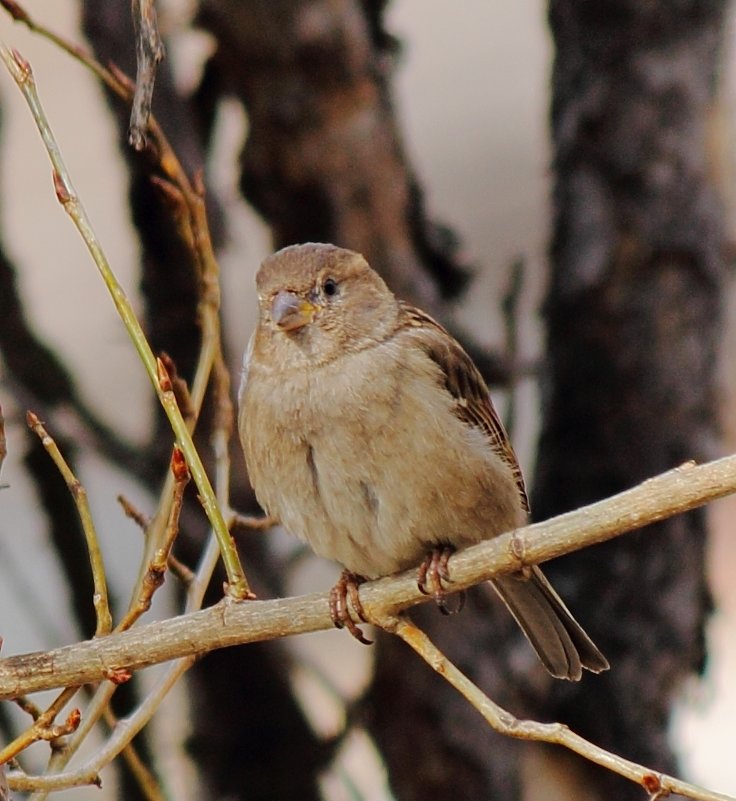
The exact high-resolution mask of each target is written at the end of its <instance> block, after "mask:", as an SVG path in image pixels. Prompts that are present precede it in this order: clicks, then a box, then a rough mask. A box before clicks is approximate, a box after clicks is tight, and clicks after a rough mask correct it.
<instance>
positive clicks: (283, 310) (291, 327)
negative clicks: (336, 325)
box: [271, 289, 317, 331]
mask: <svg viewBox="0 0 736 801" xmlns="http://www.w3.org/2000/svg"><path fill="white" fill-rule="evenodd" d="M316 311H317V307H316V306H315V305H314V304H313V303H310V302H309V301H308V300H306V299H305V298H300V297H299V295H296V294H295V293H294V292H287V291H286V290H285V289H282V290H281V291H280V292H279V293H278V294H277V295H276V297H275V298H274V299H273V301H272V303H271V319H272V320H273V321H274V323H276V325H277V326H278V327H279V328H280V329H281V330H282V331H296V330H297V329H299V328H303V327H304V326H305V325H308V324H309V323H311V322H312V320H313V319H314V313H315V312H316Z"/></svg>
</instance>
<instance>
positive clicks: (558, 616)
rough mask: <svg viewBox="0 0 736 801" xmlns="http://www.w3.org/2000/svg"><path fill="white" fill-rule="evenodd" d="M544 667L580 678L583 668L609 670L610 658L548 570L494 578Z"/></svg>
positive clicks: (563, 676)
mask: <svg viewBox="0 0 736 801" xmlns="http://www.w3.org/2000/svg"><path fill="white" fill-rule="evenodd" d="M491 584H493V587H494V589H495V590H496V592H497V593H498V594H499V595H500V596H501V599H502V600H503V602H504V603H505V604H506V606H507V607H508V608H509V611H510V612H511V614H512V615H513V616H514V618H515V619H516V622H517V623H518V624H519V626H520V628H521V630H522V631H523V632H524V635H525V636H526V638H527V639H528V640H529V642H530V643H531V646H532V648H534V650H535V651H536V652H537V655H538V656H539V658H540V660H541V661H542V664H543V665H544V667H545V668H546V669H547V670H548V671H549V672H550V673H551V674H552V675H553V676H554V677H555V678H558V679H570V680H571V681H579V680H580V677H581V675H582V671H583V668H585V669H586V670H590V671H591V672H592V673H600V672H602V671H604V670H608V667H609V665H608V660H607V659H606V657H605V656H603V654H602V653H601V652H600V651H599V650H598V648H597V647H596V645H595V643H594V642H593V641H592V640H591V639H590V637H588V635H587V634H586V633H585V631H584V630H583V628H582V626H581V625H580V624H579V623H578V622H577V621H576V620H575V618H574V617H573V616H572V615H571V614H570V611H569V610H568V608H567V607H566V606H565V604H564V603H563V601H562V599H561V598H560V596H559V595H558V594H557V593H556V592H555V590H554V589H553V588H552V585H551V584H550V583H549V582H548V581H547V579H546V578H545V576H544V573H542V571H541V570H540V569H539V568H538V567H536V566H533V567H532V568H531V573H530V575H529V576H528V577H527V576H526V575H522V574H520V573H516V574H513V575H510V576H502V577H499V578H497V579H493V580H492V581H491Z"/></svg>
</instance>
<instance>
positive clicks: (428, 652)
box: [383, 617, 734, 801]
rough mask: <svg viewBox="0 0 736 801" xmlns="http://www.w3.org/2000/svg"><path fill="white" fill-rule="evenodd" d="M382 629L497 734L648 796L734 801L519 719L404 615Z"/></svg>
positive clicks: (566, 732)
mask: <svg viewBox="0 0 736 801" xmlns="http://www.w3.org/2000/svg"><path fill="white" fill-rule="evenodd" d="M383 628H385V629H386V630H387V631H389V632H391V633H393V634H396V635H397V636H398V637H401V639H402V640H403V641H404V642H405V643H406V644H407V645H409V646H410V647H411V648H412V649H413V650H414V651H416V653H418V654H419V656H421V657H422V659H423V660H424V661H425V662H426V663H427V664H428V665H429V666H430V667H431V668H432V669H433V670H435V671H437V673H439V674H440V675H441V676H442V677H443V678H444V679H445V680H446V681H448V682H449V683H450V684H451V685H452V686H453V687H454V688H455V689H456V690H457V691H458V692H459V693H460V694H461V695H462V696H463V697H464V698H465V699H466V700H467V701H468V702H469V703H470V704H472V705H473V706H474V707H475V708H476V709H477V710H478V712H480V714H481V715H483V717H484V719H485V720H486V722H487V723H488V724H489V725H490V726H491V727H492V728H493V729H495V730H496V731H497V732H499V734H503V735H505V736H507V737H516V738H517V739H519V740H533V741H535V742H541V743H553V744H555V745H561V746H563V747H564V748H569V749H570V750H571V751H574V752H575V753H576V754H579V755H580V756H582V757H585V759H587V760H589V761H590V762H594V763H595V764H596V765H600V766H601V767H604V768H607V769H608V770H610V771H613V772H614V773H617V774H618V775H619V776H623V777H624V778H625V779H629V780H630V781H632V782H635V783H636V784H639V785H641V786H642V787H643V788H644V790H646V792H647V793H649V797H650V799H657V798H664V797H665V796H668V795H671V794H672V793H677V794H678V795H682V796H685V797H686V798H692V799H696V801H734V798H733V796H730V795H724V794H723V793H716V792H713V791H711V790H706V789H705V788H703V787H698V786H696V785H694V784H689V783H688V782H684V781H681V780H680V779H676V778H675V777H674V776H668V775H667V774H664V773H658V772H656V771H653V770H651V769H650V768H646V767H644V766H643V765H639V764H638V763H636V762H632V761H631V760H628V759H624V758H623V757H620V756H618V755H617V754H612V753H611V752H610V751H606V750H605V749H604V748H601V747H600V746H597V745H595V744H594V743H591V742H589V741H588V740H586V739H585V738H584V737H581V736H580V735H579V734H575V732H574V731H571V730H570V729H569V728H568V727H567V726H565V725H564V724H563V723H538V722H537V721H535V720H519V719H518V718H516V717H514V716H513V715H512V714H511V713H510V712H507V711H506V710H505V709H503V708H502V707H500V706H499V705H498V704H496V703H494V702H493V701H492V700H491V699H490V698H489V697H488V696H487V695H486V694H485V693H484V692H483V691H482V690H481V689H480V688H479V687H478V686H476V685H475V684H473V682H472V681H470V679H469V678H468V677H467V676H466V675H465V674H464V673H462V672H461V671H460V670H459V669H458V668H457V667H456V666H455V665H454V664H453V663H452V662H451V661H450V660H449V659H448V658H447V657H446V656H445V655H444V654H443V653H442V651H440V650H439V649H438V648H437V647H436V646H435V645H434V643H432V641H431V640H430V639H429V637H427V635H426V634H425V633H424V632H423V631H421V630H420V629H418V628H417V627H416V626H415V625H414V624H413V623H411V622H410V621H409V620H407V619H406V618H405V617H398V618H393V619H390V618H388V619H387V620H386V621H384V624H383Z"/></svg>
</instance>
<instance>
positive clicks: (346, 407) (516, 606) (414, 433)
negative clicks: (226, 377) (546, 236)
mask: <svg viewBox="0 0 736 801" xmlns="http://www.w3.org/2000/svg"><path fill="white" fill-rule="evenodd" d="M256 284H257V288H258V302H259V312H260V317H259V322H258V326H257V328H256V331H255V333H254V334H253V336H252V338H251V341H250V344H249V346H248V350H247V352H246V355H245V359H244V372H243V380H242V384H241V387H240V413H239V420H238V427H239V431H240V438H241V441H242V445H243V450H244V452H245V458H246V462H247V466H248V471H249V475H250V478H251V481H252V484H253V487H254V489H255V492H256V496H257V498H258V501H259V502H260V504H261V505H262V506H263V508H264V510H265V511H266V512H267V514H269V515H271V516H274V517H276V518H277V519H279V520H280V521H281V523H282V524H283V525H284V526H285V527H286V529H287V530H288V531H290V532H291V533H292V534H295V535H296V536H298V537H300V538H301V539H302V540H304V541H306V542H307V543H308V544H309V545H310V546H311V547H312V549H313V550H314V551H315V552H316V553H317V554H319V555H320V556H325V557H327V558H329V559H333V560H335V561H336V562H339V563H341V564H342V565H343V567H344V568H345V569H346V573H344V574H343V579H342V580H341V582H340V583H338V585H337V587H336V589H335V590H334V591H333V596H332V604H331V609H332V613H333V620H335V623H336V625H339V626H342V625H345V626H347V627H348V628H349V629H350V630H351V631H352V632H353V633H354V634H355V635H356V636H358V637H359V638H361V639H362V635H361V634H360V629H359V628H358V626H357V625H356V624H355V623H354V622H353V621H352V619H351V617H350V615H349V612H348V610H347V595H349V596H350V598H351V600H352V601H353V605H354V606H355V605H356V604H357V606H358V610H359V602H358V593H357V590H356V583H355V581H356V580H360V579H362V578H377V577H379V576H386V575H388V574H390V573H395V572H397V571H400V570H405V569H407V568H409V567H412V566H414V565H419V564H420V562H422V559H423V558H424V559H425V561H424V562H423V565H422V568H421V570H420V578H419V584H420V587H421V588H422V589H423V590H424V591H426V592H430V591H431V592H432V594H433V595H435V597H436V599H437V600H438V601H439V602H440V603H442V599H443V596H444V584H445V583H446V582H447V581H448V580H449V576H448V575H447V557H448V555H449V553H451V551H452V550H453V549H455V548H460V547H464V546H467V545H471V544H473V543H477V542H479V541H481V540H483V539H488V538H490V537H495V536H496V535H498V534H501V533H502V532H505V531H509V530H511V529H513V528H515V527H518V526H522V525H524V524H525V522H526V519H527V513H528V509H529V507H528V501H527V495H526V490H525V488H524V479H523V477H522V474H521V470H520V468H519V464H518V462H517V460H516V456H515V454H514V451H513V449H512V447H511V444H510V443H509V440H508V436H507V434H506V432H505V431H504V428H503V426H502V424H501V421H500V420H499V418H498V415H497V413H496V411H495V409H494V408H493V404H492V403H491V398H490V394H489V391H488V387H487V386H486V384H485V382H484V380H483V378H482V376H481V375H480V373H479V372H478V369H477V368H476V367H475V365H474V364H473V362H472V361H471V360H470V357H469V356H468V355H467V354H466V353H465V351H464V350H463V349H462V347H461V346H460V345H459V344H458V342H456V341H455V340H454V339H453V338H452V337H451V336H450V334H448V333H447V331H445V329H444V328H442V326H441V325H439V324H438V323H436V322H435V321H434V320H433V319H432V318H431V317H429V316H428V315H427V314H425V313H424V312H422V311H419V310H418V309H416V308H413V307H412V306H409V305H407V304H406V303H404V302H402V301H400V300H397V299H396V298H395V297H394V295H393V294H392V293H391V291H390V290H389V289H388V287H387V286H386V284H385V283H384V282H383V280H382V279H381V277H380V276H379V275H378V274H377V273H376V272H374V271H373V270H372V269H371V268H370V267H369V266H368V264H367V262H366V261H365V259H364V258H363V257H362V256H361V255H360V254H358V253H354V252H352V251H350V250H344V249H342V248H338V247H335V246H334V245H325V244H304V245H293V246H291V247H287V248H284V249H283V250H280V251H278V252H277V253H275V254H273V255H272V256H269V257H268V258H267V259H266V260H265V261H264V262H263V264H262V265H261V268H260V270H259V272H258V275H257V278H256ZM428 554H429V556H428ZM491 583H492V584H493V586H494V588H495V589H496V591H497V592H498V594H499V595H500V596H501V598H502V599H503V601H504V602H505V603H506V605H507V606H508V608H509V610H510V611H511V613H512V615H513V616H514V617H515V618H516V620H517V622H518V623H519V625H520V626H521V629H522V631H523V632H524V634H525V635H526V637H527V638H528V640H529V642H530V643H531V645H532V647H533V648H534V649H535V651H536V652H537V654H538V655H539V658H540V659H541V661H542V663H543V665H544V666H545V668H547V670H548V671H549V672H550V673H551V674H552V675H553V676H556V677H558V678H564V679H572V680H577V679H579V678H580V676H581V671H582V668H586V669H588V670H590V671H593V672H594V673H598V672H600V671H602V670H606V669H607V668H608V662H607V661H606V658H605V657H604V656H603V655H602V654H601V652H600V651H599V650H598V648H596V646H595V645H594V644H593V642H592V641H591V639H590V638H589V637H588V635H587V634H586V633H585V632H584V631H583V629H582V628H581V627H580V625H579V624H578V623H577V622H576V621H575V620H574V619H573V617H572V615H571V614H570V612H569V611H568V610H567V608H566V607H565V605H564V603H563V602H562V600H561V599H560V597H559V596H558V595H557V593H556V592H555V591H554V589H552V587H551V586H550V584H549V583H548V581H547V580H546V578H545V577H544V575H543V573H542V571H541V570H540V569H539V568H538V567H536V566H533V567H531V568H528V569H526V570H525V571H524V573H523V574H522V573H517V574H512V575H510V576H499V577H498V578H495V579H493V580H492V582H491ZM340 599H341V600H340Z"/></svg>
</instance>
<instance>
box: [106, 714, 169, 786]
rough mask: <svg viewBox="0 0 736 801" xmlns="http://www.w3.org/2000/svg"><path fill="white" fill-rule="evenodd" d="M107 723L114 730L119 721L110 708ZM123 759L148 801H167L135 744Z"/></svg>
mask: <svg viewBox="0 0 736 801" xmlns="http://www.w3.org/2000/svg"><path fill="white" fill-rule="evenodd" d="M105 723H107V725H108V726H109V727H110V730H113V729H114V728H115V726H117V724H118V719H117V718H116V717H115V713H114V712H113V711H112V709H110V707H109V706H108V707H105ZM121 755H122V757H123V759H124V760H125V763H126V765H127V766H128V769H129V770H130V772H131V773H132V774H133V776H135V780H136V781H137V782H138V787H139V788H140V790H141V792H142V793H143V796H144V798H146V799H147V801H166V797H165V796H164V794H163V792H162V790H161V787H160V786H159V783H158V780H157V779H156V777H155V776H154V775H153V773H152V772H151V771H150V770H149V769H148V767H147V766H146V764H145V763H144V762H143V760H142V759H141V757H140V754H139V753H138V751H137V749H136V747H135V746H134V745H133V743H132V742H131V743H128V744H127V745H126V746H125V748H123V751H122V754H121Z"/></svg>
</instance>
